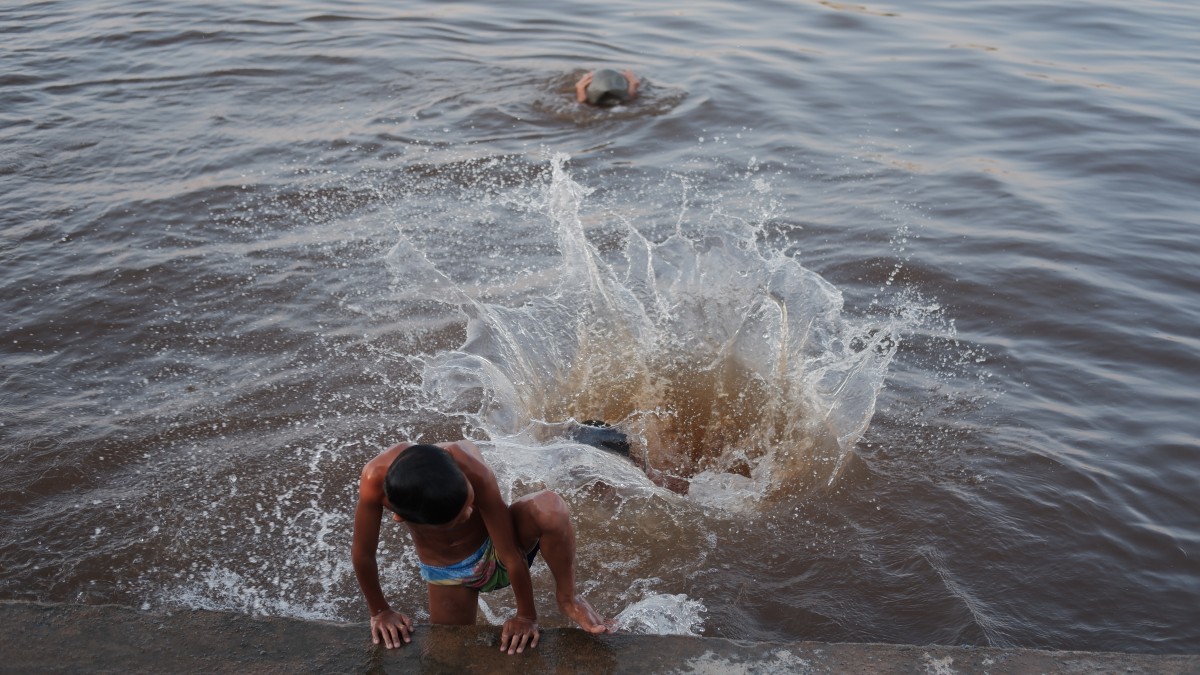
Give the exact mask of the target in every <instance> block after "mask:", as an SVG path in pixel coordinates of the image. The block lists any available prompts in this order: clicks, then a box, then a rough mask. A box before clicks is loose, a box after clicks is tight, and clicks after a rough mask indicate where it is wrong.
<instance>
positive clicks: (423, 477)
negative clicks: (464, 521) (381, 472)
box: [383, 445, 467, 525]
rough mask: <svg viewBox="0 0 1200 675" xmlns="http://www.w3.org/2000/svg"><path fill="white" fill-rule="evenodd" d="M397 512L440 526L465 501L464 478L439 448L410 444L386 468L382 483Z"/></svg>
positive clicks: (465, 487)
mask: <svg viewBox="0 0 1200 675" xmlns="http://www.w3.org/2000/svg"><path fill="white" fill-rule="evenodd" d="M383 489H384V492H385V493H386V494H387V498H388V501H389V502H391V503H392V507H393V508H394V509H395V510H396V514H397V515H399V516H400V517H401V518H403V519H405V520H407V521H408V522H410V523H417V524H420V525H442V524H445V523H448V522H450V521H451V520H454V517H455V516H457V515H458V514H459V512H460V511H462V507H463V504H466V503H467V477H466V475H464V474H463V472H462V469H460V468H458V464H456V463H455V462H454V458H453V457H451V456H450V453H449V452H446V451H445V450H443V449H442V448H439V447H438V446H436V445H410V446H409V447H407V448H405V449H404V450H403V451H402V452H401V453H400V454H399V455H397V456H396V459H394V460H392V465H391V466H390V467H388V472H387V478H386V479H385V480H384V484H383Z"/></svg>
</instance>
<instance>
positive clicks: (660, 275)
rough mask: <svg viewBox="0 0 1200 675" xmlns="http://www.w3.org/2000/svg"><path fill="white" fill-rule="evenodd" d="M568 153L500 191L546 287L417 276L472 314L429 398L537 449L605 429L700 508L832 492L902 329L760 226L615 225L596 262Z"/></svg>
mask: <svg viewBox="0 0 1200 675" xmlns="http://www.w3.org/2000/svg"><path fill="white" fill-rule="evenodd" d="M566 159H567V158H566V157H565V156H564V155H559V156H556V157H554V159H553V160H552V163H551V167H550V171H549V176H548V181H546V182H545V183H544V184H543V185H541V189H540V190H538V191H535V192H532V193H528V192H522V193H520V194H521V196H520V197H519V198H518V197H512V196H509V197H506V198H507V199H510V200H511V199H521V200H524V201H523V202H522V203H521V204H520V206H521V207H522V208H523V210H524V211H525V212H526V213H528V214H530V215H531V216H532V217H534V218H540V219H544V220H545V222H546V226H547V227H548V228H551V229H552V230H553V233H554V235H555V236H556V237H557V243H558V249H559V260H558V264H557V267H556V268H555V269H553V270H551V271H549V272H545V271H542V272H539V273H538V274H540V275H542V276H543V277H545V278H546V279H548V281H547V284H546V286H545V290H544V292H543V293H540V294H536V293H535V294H533V296H532V297H529V298H527V299H526V301H525V302H524V304H522V305H521V306H504V305H502V304H498V303H489V302H484V301H482V300H479V299H477V296H478V295H479V294H478V293H470V292H467V291H466V290H464V289H460V288H455V287H453V284H450V286H451V292H449V293H447V292H446V291H447V284H446V283H445V282H446V277H445V276H443V275H440V274H431V275H427V277H428V278H429V279H437V280H439V281H438V283H437V284H435V285H436V286H437V288H436V289H435V288H433V287H432V286H431V287H430V288H429V289H427V290H428V292H429V293H430V295H431V296H434V297H439V298H441V299H443V300H448V301H450V302H454V303H456V304H458V305H460V306H461V308H462V310H463V311H464V312H465V313H466V314H467V317H468V323H467V338H466V340H465V342H464V343H463V344H462V345H461V346H460V347H459V348H457V349H453V350H447V351H443V352H441V353H438V354H435V355H433V356H430V357H428V358H427V359H426V360H425V364H424V373H423V380H424V387H425V389H426V391H427V392H428V393H429V394H431V395H432V396H431V398H432V399H433V401H434V403H433V405H435V406H436V407H438V408H439V409H440V411H441V412H444V413H447V414H454V415H461V416H463V417H465V418H466V419H467V420H469V422H470V423H471V424H472V425H474V426H475V427H476V428H478V429H479V430H480V431H481V432H483V433H485V434H487V435H488V436H490V437H491V438H493V439H502V438H507V439H512V440H516V439H520V440H521V441H522V442H526V443H535V444H538V443H547V442H550V441H552V440H553V439H554V438H556V437H561V436H562V435H563V434H564V432H565V431H566V430H568V429H569V428H570V426H571V425H572V424H573V423H574V422H575V421H576V420H588V419H602V420H606V421H608V422H610V423H612V424H614V425H616V426H618V427H619V428H620V429H622V430H623V431H625V432H626V433H627V434H628V435H629V437H630V438H631V440H632V445H633V452H632V457H633V458H634V459H635V461H636V463H638V464H639V465H640V466H642V467H643V468H646V469H648V470H649V471H651V472H661V473H662V474H664V475H666V476H669V477H672V479H677V480H678V481H686V482H687V483H689V484H690V495H691V498H692V499H693V500H699V501H701V502H704V503H706V504H715V505H721V506H726V507H734V508H737V507H742V506H745V505H746V504H747V503H752V502H754V501H755V500H757V499H758V498H761V497H764V496H768V495H771V494H775V493H778V492H780V491H781V490H784V489H787V490H788V491H789V492H793V491H795V490H797V489H800V490H803V489H808V488H811V487H813V486H817V485H822V484H828V483H830V482H832V481H834V480H835V479H836V477H837V475H838V472H839V469H840V467H841V466H842V463H843V460H844V458H845V456H846V453H847V452H848V451H849V450H850V448H851V447H852V446H853V445H854V444H855V443H856V442H857V440H858V439H859V437H860V436H861V435H862V433H863V432H864V430H865V429H866V427H867V425H868V423H869V421H870V419H871V416H872V414H873V412H874V406H875V399H876V395H877V393H878V391H879V389H880V387H881V385H882V382H883V379H884V376H885V374H886V369H887V365H888V363H889V361H890V359H891V358H892V355H893V354H894V352H895V349H896V344H897V339H896V336H895V334H894V331H893V330H892V329H891V328H890V327H889V326H887V325H874V326H871V325H861V324H859V323H857V322H855V321H851V320H848V319H847V318H846V317H844V316H843V313H842V297H841V293H840V292H839V291H838V290H837V289H836V288H834V287H833V286H832V285H831V284H829V283H828V282H826V281H825V280H824V279H822V278H821V276H820V275H818V274H816V273H815V272H813V271H811V270H808V269H806V268H804V267H803V266H802V265H800V264H799V263H798V262H796V260H794V259H793V258H791V257H787V256H784V255H781V254H779V253H778V252H774V251H771V250H768V249H767V248H766V247H765V245H764V244H762V243H761V237H759V235H760V234H761V233H760V228H761V225H762V224H761V223H755V222H751V221H747V220H745V219H738V218H730V219H728V220H727V221H724V222H721V221H720V220H719V219H715V220H710V221H709V222H706V223H703V224H702V225H701V226H699V227H695V226H692V225H693V224H689V223H687V222H685V220H686V219H685V218H684V217H683V216H682V215H681V216H680V218H679V220H678V222H676V223H675V226H674V232H673V233H672V234H670V235H669V236H667V237H666V238H665V239H663V240H661V241H652V240H651V239H650V238H648V237H647V236H646V235H644V234H642V232H641V231H640V230H639V228H637V227H634V226H625V227H624V230H625V231H624V233H623V234H624V244H623V246H622V247H621V248H620V249H619V250H617V251H615V252H613V253H611V254H603V255H602V254H601V252H600V251H599V250H598V248H597V247H596V246H595V245H593V243H591V242H590V241H589V240H588V238H587V237H586V236H585V232H584V227H583V223H582V221H581V217H580V213H581V208H582V207H583V205H584V200H585V198H586V197H587V195H588V194H589V192H590V191H589V190H588V189H587V188H585V187H583V186H581V185H580V184H578V183H576V182H575V181H574V180H573V179H572V178H571V176H570V175H569V174H568V172H567V171H566V169H565V168H564V165H565V162H566ZM401 246H402V247H403V248H404V249H405V251H404V252H405V253H406V254H407V253H412V250H411V249H412V246H411V244H410V243H408V242H407V241H404V242H401ZM529 274H534V273H533V272H530V273H529Z"/></svg>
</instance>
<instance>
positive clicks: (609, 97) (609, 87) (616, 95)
mask: <svg viewBox="0 0 1200 675" xmlns="http://www.w3.org/2000/svg"><path fill="white" fill-rule="evenodd" d="M628 100H629V80H627V79H625V76H624V75H622V74H621V73H618V72H617V71H615V70H613V69H612V68H601V69H600V70H597V71H596V72H594V73H592V81H591V83H589V84H588V86H587V102H588V103H591V104H592V105H613V104H615V103H624V102H625V101H628Z"/></svg>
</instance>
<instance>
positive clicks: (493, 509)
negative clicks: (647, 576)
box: [351, 440, 611, 654]
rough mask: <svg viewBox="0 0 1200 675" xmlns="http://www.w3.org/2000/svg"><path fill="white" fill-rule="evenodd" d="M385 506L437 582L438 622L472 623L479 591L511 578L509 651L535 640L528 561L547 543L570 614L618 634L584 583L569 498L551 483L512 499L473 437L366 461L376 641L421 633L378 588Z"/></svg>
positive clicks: (363, 503) (357, 515)
mask: <svg viewBox="0 0 1200 675" xmlns="http://www.w3.org/2000/svg"><path fill="white" fill-rule="evenodd" d="M384 509H387V510H388V511H391V512H392V514H393V515H392V519H393V520H395V521H396V522H400V523H404V524H405V525H407V526H408V531H409V533H410V534H411V535H412V541H413V545H414V546H415V547H416V549H417V557H418V558H420V559H421V577H422V578H423V579H425V581H426V582H428V584H429V618H430V621H431V622H432V623H435V624H453V625H473V624H474V623H475V614H476V610H477V601H478V598H479V592H480V591H493V590H496V589H499V588H504V587H505V586H508V585H509V584H511V585H512V587H513V595H514V596H515V597H516V601H517V615H516V616H515V617H513V618H511V619H509V620H508V621H505V622H504V628H503V630H502V631H501V635H500V650H501V651H508V653H509V654H513V653H519V652H522V651H524V650H525V647H529V648H531V649H532V648H534V647H536V646H537V643H538V636H539V629H538V625H537V610H536V609H535V608H534V604H533V584H532V582H531V581H530V578H529V566H530V565H532V564H533V559H534V557H536V556H537V554H538V551H539V549H540V551H541V554H542V558H543V559H545V561H546V565H547V566H548V567H549V568H550V572H551V574H553V575H554V586H555V595H556V597H557V599H558V608H559V609H560V610H561V611H562V613H563V614H566V615H567V616H569V617H570V618H571V619H573V620H574V621H575V623H577V624H579V626H580V627H581V628H583V629H584V630H585V631H587V632H589V633H605V632H609V631H611V623H610V622H608V621H606V620H605V619H604V618H603V617H601V616H600V615H599V614H597V613H596V611H595V610H594V609H592V607H591V605H589V604H588V603H587V600H584V599H583V596H581V595H579V594H578V593H577V592H576V590H575V529H574V527H572V526H571V519H570V514H569V513H568V512H567V505H566V503H565V502H564V501H563V500H562V497H559V496H558V495H557V494H555V493H553V492H551V491H549V490H543V491H541V492H536V493H534V494H531V495H526V496H524V497H522V498H521V499H518V500H516V501H515V502H513V504H512V506H509V505H507V504H505V503H504V499H503V497H501V496H500V486H499V485H497V483H496V477H495V475H493V474H492V470H491V469H489V468H488V466H487V464H485V463H484V462H483V456H482V455H480V454H479V448H477V447H475V444H474V443H472V442H471V441H466V440H463V441H458V442H457V443H440V444H438V445H413V444H411V443H400V444H399V445H396V446H394V447H392V448H390V449H388V450H386V451H384V452H383V453H382V454H380V455H379V456H378V457H376V458H375V459H372V460H371V461H370V462H368V463H367V465H366V466H365V467H363V471H362V478H361V479H360V481H359V492H358V508H357V509H356V510H355V512H354V543H353V547H352V551H351V560H352V562H353V564H354V573H355V575H356V576H357V577H358V585H359V586H360V587H361V588H362V592H363V595H365V596H366V598H367V606H368V607H369V608H370V610H371V637H372V639H373V640H374V642H375V644H379V643H380V641H382V642H383V644H384V645H386V646H387V647H388V648H389V649H391V648H393V647H399V646H400V641H401V640H403V641H404V642H409V641H410V637H409V634H410V633H411V632H412V630H413V622H412V619H410V618H408V617H407V616H405V615H404V614H401V613H399V612H396V611H394V610H392V608H391V607H390V606H389V605H388V602H387V599H386V598H385V597H384V595H383V590H382V589H381V588H380V585H379V569H378V567H377V565H376V563H375V552H376V549H377V547H378V544H379V521H380V519H381V517H382V516H383V511H384Z"/></svg>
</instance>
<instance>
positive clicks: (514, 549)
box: [474, 467, 540, 654]
mask: <svg viewBox="0 0 1200 675" xmlns="http://www.w3.org/2000/svg"><path fill="white" fill-rule="evenodd" d="M485 470H486V475H483V476H479V481H478V482H479V484H478V485H475V486H474V487H475V505H476V507H477V508H478V509H479V515H480V516H481V517H482V518H483V524H484V525H486V526H487V530H488V535H489V536H490V537H491V538H492V545H493V546H495V547H496V555H497V556H498V557H499V558H500V562H502V563H504V567H505V568H506V569H507V570H508V580H509V583H511V584H512V589H513V596H514V598H515V599H516V602H517V615H516V616H515V617H513V618H511V619H509V620H508V621H505V622H504V628H503V629H502V631H501V633H500V651H507V652H508V653H509V654H516V653H520V652H523V651H525V647H529V648H530V649H533V648H534V647H536V646H537V644H538V637H539V633H540V629H539V628H538V625H537V608H536V606H535V605H534V602H533V580H532V579H530V577H529V566H528V565H527V564H526V562H525V555H524V554H523V553H522V552H521V549H520V547H519V546H518V545H517V535H516V531H515V530H514V529H513V522H512V514H511V513H510V512H509V510H508V505H507V504H505V503H504V498H503V497H501V496H500V486H499V485H497V484H496V477H495V476H494V475H493V474H492V472H491V470H490V469H486V467H485Z"/></svg>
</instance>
